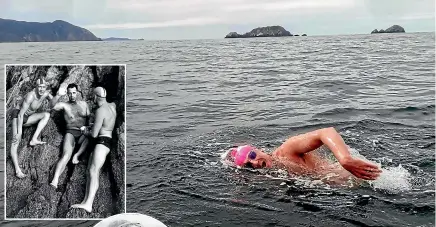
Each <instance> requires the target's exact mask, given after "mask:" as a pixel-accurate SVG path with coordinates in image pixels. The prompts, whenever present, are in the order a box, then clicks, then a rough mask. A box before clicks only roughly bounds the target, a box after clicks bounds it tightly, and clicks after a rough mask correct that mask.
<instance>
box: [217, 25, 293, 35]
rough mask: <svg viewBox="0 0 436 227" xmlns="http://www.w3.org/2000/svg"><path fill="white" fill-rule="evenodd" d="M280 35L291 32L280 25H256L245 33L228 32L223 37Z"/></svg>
mask: <svg viewBox="0 0 436 227" xmlns="http://www.w3.org/2000/svg"><path fill="white" fill-rule="evenodd" d="M280 36H292V34H291V33H290V32H289V31H287V30H286V29H284V28H283V27H282V26H266V27H258V28H255V29H253V30H251V31H250V32H246V33H245V34H242V35H240V34H238V33H236V32H230V33H229V34H227V35H226V37H225V38H254V37H280Z"/></svg>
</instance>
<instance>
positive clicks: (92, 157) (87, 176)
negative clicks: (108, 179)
mask: <svg viewBox="0 0 436 227" xmlns="http://www.w3.org/2000/svg"><path fill="white" fill-rule="evenodd" d="M93 159H94V152H92V153H91V155H90V156H89V160H88V166H87V167H86V169H87V170H88V171H86V188H85V198H83V201H82V203H85V201H86V200H88V195H89V184H90V174H89V168H90V167H91V164H92V160H93Z"/></svg>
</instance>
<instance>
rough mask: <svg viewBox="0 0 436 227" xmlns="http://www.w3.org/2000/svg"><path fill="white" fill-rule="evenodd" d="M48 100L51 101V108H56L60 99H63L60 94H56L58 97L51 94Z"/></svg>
mask: <svg viewBox="0 0 436 227" xmlns="http://www.w3.org/2000/svg"><path fill="white" fill-rule="evenodd" d="M47 98H48V100H50V104H51V107H54V106H55V105H56V103H57V102H58V101H59V99H60V98H61V96H60V95H59V94H56V96H53V95H52V94H49V95H48V96H47Z"/></svg>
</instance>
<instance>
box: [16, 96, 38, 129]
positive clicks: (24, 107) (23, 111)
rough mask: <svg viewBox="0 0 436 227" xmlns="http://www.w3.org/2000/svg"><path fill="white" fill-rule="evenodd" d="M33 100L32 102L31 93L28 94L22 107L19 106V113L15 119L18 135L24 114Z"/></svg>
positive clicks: (21, 127)
mask: <svg viewBox="0 0 436 227" xmlns="http://www.w3.org/2000/svg"><path fill="white" fill-rule="evenodd" d="M33 100H34V97H33V95H32V93H28V94H27V95H26V99H25V100H24V102H23V105H22V106H21V109H20V112H19V113H18V118H17V120H18V122H17V123H18V125H17V126H18V127H17V128H18V129H17V132H18V134H21V133H22V130H23V118H24V113H26V111H27V110H28V109H29V106H30V104H31V103H32V102H33Z"/></svg>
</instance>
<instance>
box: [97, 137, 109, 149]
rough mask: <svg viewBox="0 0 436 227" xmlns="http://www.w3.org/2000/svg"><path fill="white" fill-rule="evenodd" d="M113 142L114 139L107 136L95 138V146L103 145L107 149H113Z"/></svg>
mask: <svg viewBox="0 0 436 227" xmlns="http://www.w3.org/2000/svg"><path fill="white" fill-rule="evenodd" d="M111 140H112V138H110V137H107V136H99V137H97V138H95V144H101V145H103V146H106V147H107V148H109V149H111Z"/></svg>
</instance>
